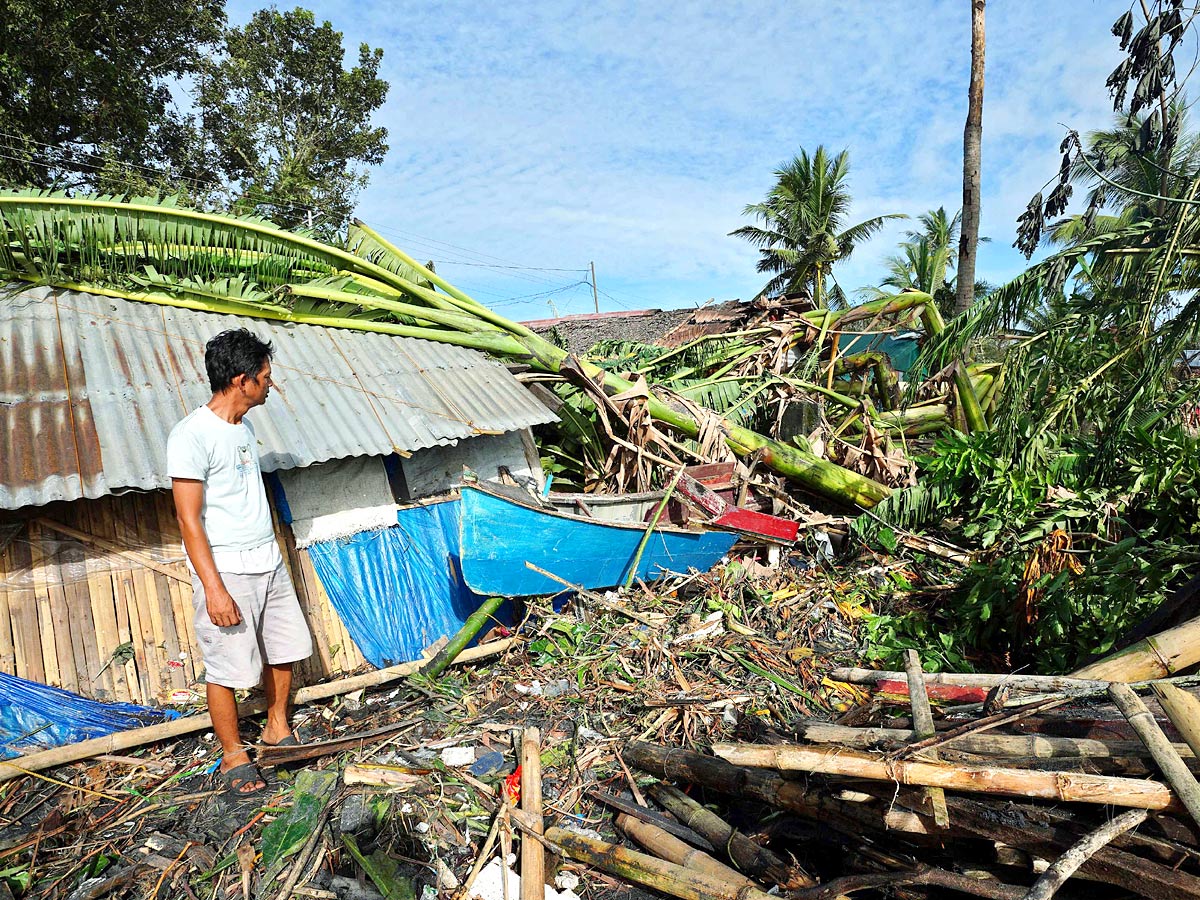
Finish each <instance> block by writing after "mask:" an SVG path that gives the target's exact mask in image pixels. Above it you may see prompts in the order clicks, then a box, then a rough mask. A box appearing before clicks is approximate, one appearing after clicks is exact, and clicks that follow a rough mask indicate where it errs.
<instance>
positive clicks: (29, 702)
mask: <svg viewBox="0 0 1200 900" xmlns="http://www.w3.org/2000/svg"><path fill="white" fill-rule="evenodd" d="M178 715H179V714H178V713H177V712H175V711H173V710H163V709H148V708H146V707H144V706H136V705H134V704H132V703H101V702H100V701H98V700H89V699H87V698H86V697H80V696H79V695H78V694H73V693H71V692H70V691H64V690H62V689H60V688H56V687H50V686H48V685H45V684H38V683H37V682H33V681H26V680H25V679H24V678H17V677H16V676H15V675H5V674H4V673H3V672H0V759H12V758H13V757H14V756H20V755H22V754H25V753H32V752H33V751H36V750H45V749H47V748H48V747H61V746H63V745H64V744H74V743H77V742H79V741H86V740H90V739H91V738H98V737H104V736H105V735H107V734H112V733H113V732H115V731H124V730H126V729H128V728H140V727H142V726H143V725H157V724H158V723H160V722H163V721H165V720H167V719H174V718H176V717H177V716H178Z"/></svg>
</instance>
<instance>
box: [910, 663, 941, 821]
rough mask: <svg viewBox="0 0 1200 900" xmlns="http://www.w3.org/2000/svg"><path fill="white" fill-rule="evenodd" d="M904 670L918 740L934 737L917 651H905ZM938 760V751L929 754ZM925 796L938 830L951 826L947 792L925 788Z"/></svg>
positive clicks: (923, 676) (923, 674)
mask: <svg viewBox="0 0 1200 900" xmlns="http://www.w3.org/2000/svg"><path fill="white" fill-rule="evenodd" d="M904 670H905V672H906V674H907V675H908V702H909V704H910V705H911V706H912V717H913V730H914V731H916V733H917V734H916V739H917V740H922V739H924V738H927V737H933V736H934V735H935V734H937V729H936V728H935V727H934V725H933V710H932V709H931V708H930V706H929V694H928V693H926V691H925V672H924V671H923V670H922V669H921V656H920V654H918V653H917V651H916V650H905V651H904ZM929 757H930V758H931V759H935V760H936V759H937V758H938V757H937V751H936V750H935V751H933V752H932V753H930V754H929ZM924 793H925V796H927V797H928V798H929V803H930V805H931V806H932V807H933V822H934V824H935V825H937V827H938V828H948V827H949V826H950V814H949V813H948V812H947V811H946V792H945V791H943V790H942V789H941V788H936V787H931V788H925V791H924Z"/></svg>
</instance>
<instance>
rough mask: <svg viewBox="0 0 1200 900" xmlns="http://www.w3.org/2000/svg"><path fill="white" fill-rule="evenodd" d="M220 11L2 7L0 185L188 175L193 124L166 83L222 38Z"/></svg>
mask: <svg viewBox="0 0 1200 900" xmlns="http://www.w3.org/2000/svg"><path fill="white" fill-rule="evenodd" d="M224 6H225V4H224V0H180V2H175V3H92V2H87V0H58V2H54V3H46V2H43V0H4V2H3V3H0V147H3V156H0V184H5V185H34V186H37V187H61V188H75V189H91V190H118V191H120V192H122V193H124V192H127V191H129V190H131V187H130V186H129V184H128V183H127V182H128V181H129V180H130V175H129V173H130V172H138V171H144V170H141V169H132V168H130V167H150V169H151V170H153V169H162V168H164V167H168V166H170V167H173V168H175V169H176V171H177V173H179V174H183V175H187V174H196V173H195V172H193V171H191V169H192V167H193V166H194V164H195V163H196V162H197V160H196V158H195V157H194V156H193V155H192V151H193V149H194V147H195V139H196V134H195V123H194V122H193V121H191V120H190V119H189V118H188V117H187V116H183V115H181V114H179V113H178V112H176V111H175V108H174V105H173V104H172V102H171V99H172V98H171V85H172V83H173V82H174V81H175V80H176V79H179V78H186V77H188V76H190V75H194V74H195V73H196V72H197V70H198V69H199V68H200V66H201V65H202V63H203V61H204V59H205V57H206V55H207V54H208V53H209V52H211V51H212V50H213V49H214V48H215V47H216V46H217V45H218V44H219V41H220V38H221V33H222V27H223V25H224V23H225V10H224ZM133 179H134V180H136V181H141V182H143V184H148V185H150V186H152V187H161V185H157V184H155V183H154V182H155V179H154V177H153V176H152V175H151V176H150V177H148V178H147V177H144V176H141V175H134V176H133ZM132 190H134V191H135V192H136V191H137V190H138V188H137V187H136V186H135V187H133V188H132Z"/></svg>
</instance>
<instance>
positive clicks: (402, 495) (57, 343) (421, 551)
mask: <svg viewBox="0 0 1200 900" xmlns="http://www.w3.org/2000/svg"><path fill="white" fill-rule="evenodd" d="M15 290H17V292H16V293H10V295H9V296H8V297H6V299H5V302H4V303H3V304H0V673H5V674H9V675H16V676H19V677H20V678H24V679H27V680H30V681H34V682H40V683H43V684H48V685H54V686H58V687H61V688H64V689H66V690H69V691H72V692H75V693H78V694H81V695H83V696H86V697H94V698H97V699H105V700H121V701H130V702H134V703H141V704H155V703H163V702H170V701H171V700H172V699H177V700H182V701H185V702H186V700H187V699H188V698H190V697H191V696H192V695H193V688H194V686H195V685H197V684H198V683H199V682H202V680H203V676H204V670H203V662H202V660H201V659H200V658H199V655H198V653H197V650H196V646H195V640H194V636H193V633H192V602H191V596H192V588H191V580H190V576H189V573H188V569H187V567H186V563H185V560H184V556H183V552H182V548H181V542H180V536H179V531H178V528H177V525H176V522H175V518H174V510H173V504H172V500H171V495H170V481H169V479H168V478H167V476H166V474H165V473H166V439H167V434H168V432H169V431H170V429H171V427H172V425H173V424H174V423H175V422H176V421H178V420H179V419H180V418H182V417H183V416H184V415H185V414H186V413H188V412H189V411H191V410H192V409H195V408H196V407H197V406H199V405H201V404H203V403H205V402H207V400H208V398H209V396H210V391H209V389H208V385H207V378H206V376H205V373H204V345H205V343H206V342H207V341H208V340H209V339H210V338H212V337H213V336H214V335H216V334H217V333H219V332H220V331H223V330H225V329H228V328H235V327H245V328H248V329H250V330H251V331H253V332H254V333H256V334H257V335H259V336H260V337H261V338H263V339H265V340H269V341H271V342H272V343H273V344H274V347H275V363H274V370H275V381H276V383H277V386H278V389H277V391H276V392H275V393H274V394H273V395H272V397H271V399H270V400H269V401H268V403H267V405H266V406H264V407H261V408H259V409H257V410H255V411H254V412H253V413H251V416H250V420H251V421H252V422H253V423H254V426H255V430H256V433H257V436H258V439H259V442H260V447H259V448H258V449H259V454H260V457H261V460H262V468H263V471H264V472H265V473H267V475H266V477H267V481H268V496H269V497H270V498H271V503H272V507H273V511H274V518H275V523H276V535H277V537H278V540H279V543H280V546H281V548H282V550H283V556H284V559H285V560H286V562H287V564H288V566H289V568H290V570H291V572H292V575H293V579H294V581H295V585H296V589H297V593H298V595H299V597H300V601H301V604H302V607H303V608H304V610H305V613H306V615H307V617H308V620H309V625H310V627H311V630H312V633H313V635H314V638H315V645H316V651H315V653H314V655H313V656H312V657H311V658H310V659H309V660H308V661H306V662H305V663H304V664H302V665H301V666H299V667H298V669H297V677H298V679H299V680H300V682H301V683H304V682H313V681H315V680H318V679H323V678H327V677H329V676H336V675H338V674H340V673H344V672H348V671H351V670H354V669H357V668H359V667H361V666H363V664H364V663H370V664H372V665H375V666H385V665H389V664H391V663H395V662H400V661H404V660H409V659H414V658H416V657H418V656H419V655H420V651H421V649H422V648H424V647H425V646H427V645H428V644H430V643H432V642H433V641H435V640H437V639H438V638H440V637H442V636H444V635H448V634H452V633H453V632H454V631H456V630H457V629H458V628H459V627H460V626H461V624H462V622H463V621H464V619H465V618H466V617H467V616H468V615H469V614H470V613H471V612H473V611H474V610H475V608H476V607H477V606H478V604H479V598H477V597H475V596H474V595H472V594H470V592H469V590H468V589H467V588H466V587H465V586H464V585H463V583H462V580H461V576H460V573H459V570H458V567H457V553H458V501H457V499H456V494H455V492H454V489H455V487H456V486H457V485H458V484H459V483H460V481H461V479H462V476H463V471H464V468H466V469H470V470H471V471H473V472H475V473H477V475H478V477H479V478H480V479H481V480H495V479H496V478H498V477H499V471H500V470H501V469H502V468H503V469H504V470H505V471H506V473H511V476H512V477H513V478H514V479H516V480H517V481H518V482H525V483H527V484H530V485H533V486H540V485H541V484H542V473H541V467H540V465H539V462H538V458H537V453H536V451H535V448H534V445H533V441H532V437H531V435H530V431H529V428H530V426H533V425H537V424H541V423H546V422H551V421H554V415H553V414H552V413H551V412H550V411H549V410H547V409H546V408H545V407H544V406H543V405H542V404H541V403H539V402H538V401H537V400H536V399H535V398H534V397H533V395H532V394H530V393H529V392H528V391H527V390H525V389H524V388H523V387H522V386H521V385H520V384H519V383H518V382H517V381H516V380H515V379H514V378H513V377H512V376H511V375H510V374H509V372H508V371H507V370H506V369H505V368H504V367H503V366H502V365H500V364H499V363H497V362H494V361H492V360H489V359H488V358H486V357H485V356H484V355H482V354H481V353H479V352H476V351H473V350H467V349H462V348H458V347H452V346H447V345H443V344H435V343H430V342H427V341H423V340H417V339H412V338H401V337H394V336H390V335H384V334H369V333H364V332H358V331H350V330H345V329H334V328H323V327H317V326H309V325H294V324H285V323H281V322H271V321H264V320H263V319H251V318H242V317H236V316H227V315H217V314H212V313H202V312H195V311H191V310H186V309H172V308H167V307H163V306H156V305H150V304H142V303H136V302H130V301H128V300H123V299H115V298H109V297H103V296H96V295H92V294H84V293H77V292H73V291H65V290H51V289H46V288H28V289H24V290H21V289H15Z"/></svg>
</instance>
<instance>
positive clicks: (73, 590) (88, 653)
mask: <svg viewBox="0 0 1200 900" xmlns="http://www.w3.org/2000/svg"><path fill="white" fill-rule="evenodd" d="M85 549H86V548H85V547H83V546H81V545H80V544H78V543H71V544H69V545H68V546H66V547H63V548H62V550H61V552H60V553H59V572H61V573H62V581H63V586H62V590H63V597H64V601H65V606H66V613H67V615H66V622H67V629H68V631H69V632H70V640H71V650H72V653H73V655H74V660H73V661H74V665H75V673H76V678H77V679H78V685H79V686H78V688H77V689H76V690H77V692H78V693H80V694H82V695H83V696H85V697H95V696H96V686H97V684H98V682H96V681H94V679H95V678H96V676H97V675H98V674H99V673H100V666H101V660H100V647H99V642H98V641H97V637H96V621H95V618H94V617H93V616H92V602H91V598H90V596H89V594H88V583H87V573H86V570H85V567H86V562H85V558H84V557H85V553H84V551H85ZM81 570H83V571H81ZM60 650H61V647H60Z"/></svg>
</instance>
